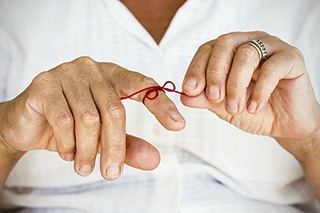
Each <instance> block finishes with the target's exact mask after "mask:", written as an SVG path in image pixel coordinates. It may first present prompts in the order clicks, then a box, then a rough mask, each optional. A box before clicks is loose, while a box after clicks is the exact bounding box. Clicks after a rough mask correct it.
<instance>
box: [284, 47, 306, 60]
mask: <svg viewBox="0 0 320 213" xmlns="http://www.w3.org/2000/svg"><path fill="white" fill-rule="evenodd" d="M287 56H288V57H289V59H290V60H297V58H303V56H302V53H301V51H300V50H299V49H298V48H297V47H294V46H291V48H290V51H288V53H287Z"/></svg>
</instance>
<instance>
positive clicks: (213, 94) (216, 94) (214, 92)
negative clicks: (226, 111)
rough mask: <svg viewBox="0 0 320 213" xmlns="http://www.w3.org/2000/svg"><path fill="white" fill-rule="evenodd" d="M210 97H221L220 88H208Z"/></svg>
mask: <svg viewBox="0 0 320 213" xmlns="http://www.w3.org/2000/svg"><path fill="white" fill-rule="evenodd" d="M208 98H209V99H210V100H218V99H219V98H220V91H219V88H218V87H215V86H210V87H209V89H208Z"/></svg>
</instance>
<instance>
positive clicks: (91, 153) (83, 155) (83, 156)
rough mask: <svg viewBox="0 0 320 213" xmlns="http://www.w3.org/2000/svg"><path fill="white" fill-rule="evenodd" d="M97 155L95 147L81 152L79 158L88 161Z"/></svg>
mask: <svg viewBox="0 0 320 213" xmlns="http://www.w3.org/2000/svg"><path fill="white" fill-rule="evenodd" d="M96 155H97V150H95V149H94V150H93V149H86V150H85V151H83V152H81V153H80V156H79V158H78V159H81V161H87V162H91V161H92V160H93V159H94V158H95V157H96Z"/></svg>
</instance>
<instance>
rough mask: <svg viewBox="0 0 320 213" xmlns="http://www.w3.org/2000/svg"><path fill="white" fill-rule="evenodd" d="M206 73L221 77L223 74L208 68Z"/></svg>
mask: <svg viewBox="0 0 320 213" xmlns="http://www.w3.org/2000/svg"><path fill="white" fill-rule="evenodd" d="M206 73H207V74H209V75H211V76H217V77H219V76H220V74H221V73H222V72H221V71H220V70H218V69H216V68H214V67H208V68H207V70H206Z"/></svg>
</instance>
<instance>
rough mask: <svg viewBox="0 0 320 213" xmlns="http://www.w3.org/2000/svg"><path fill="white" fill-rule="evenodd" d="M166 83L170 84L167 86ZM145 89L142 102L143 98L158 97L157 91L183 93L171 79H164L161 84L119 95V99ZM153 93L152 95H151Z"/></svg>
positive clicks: (129, 96)
mask: <svg viewBox="0 0 320 213" xmlns="http://www.w3.org/2000/svg"><path fill="white" fill-rule="evenodd" d="M167 85H170V86H171V87H170V86H169V87H168V86H167ZM144 91H146V94H145V95H144V96H143V99H142V103H143V104H144V101H145V99H149V100H154V99H156V98H157V97H158V95H159V91H162V92H165V91H168V92H175V93H178V94H180V95H183V94H184V93H183V92H179V91H177V90H176V85H175V84H174V83H173V82H172V81H166V82H165V83H164V84H163V85H162V86H151V87H146V88H143V89H141V90H139V91H137V92H134V93H132V94H130V95H128V96H124V97H120V100H124V99H128V98H131V97H133V96H135V95H137V94H139V93H142V92H144ZM152 94H153V95H152Z"/></svg>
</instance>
